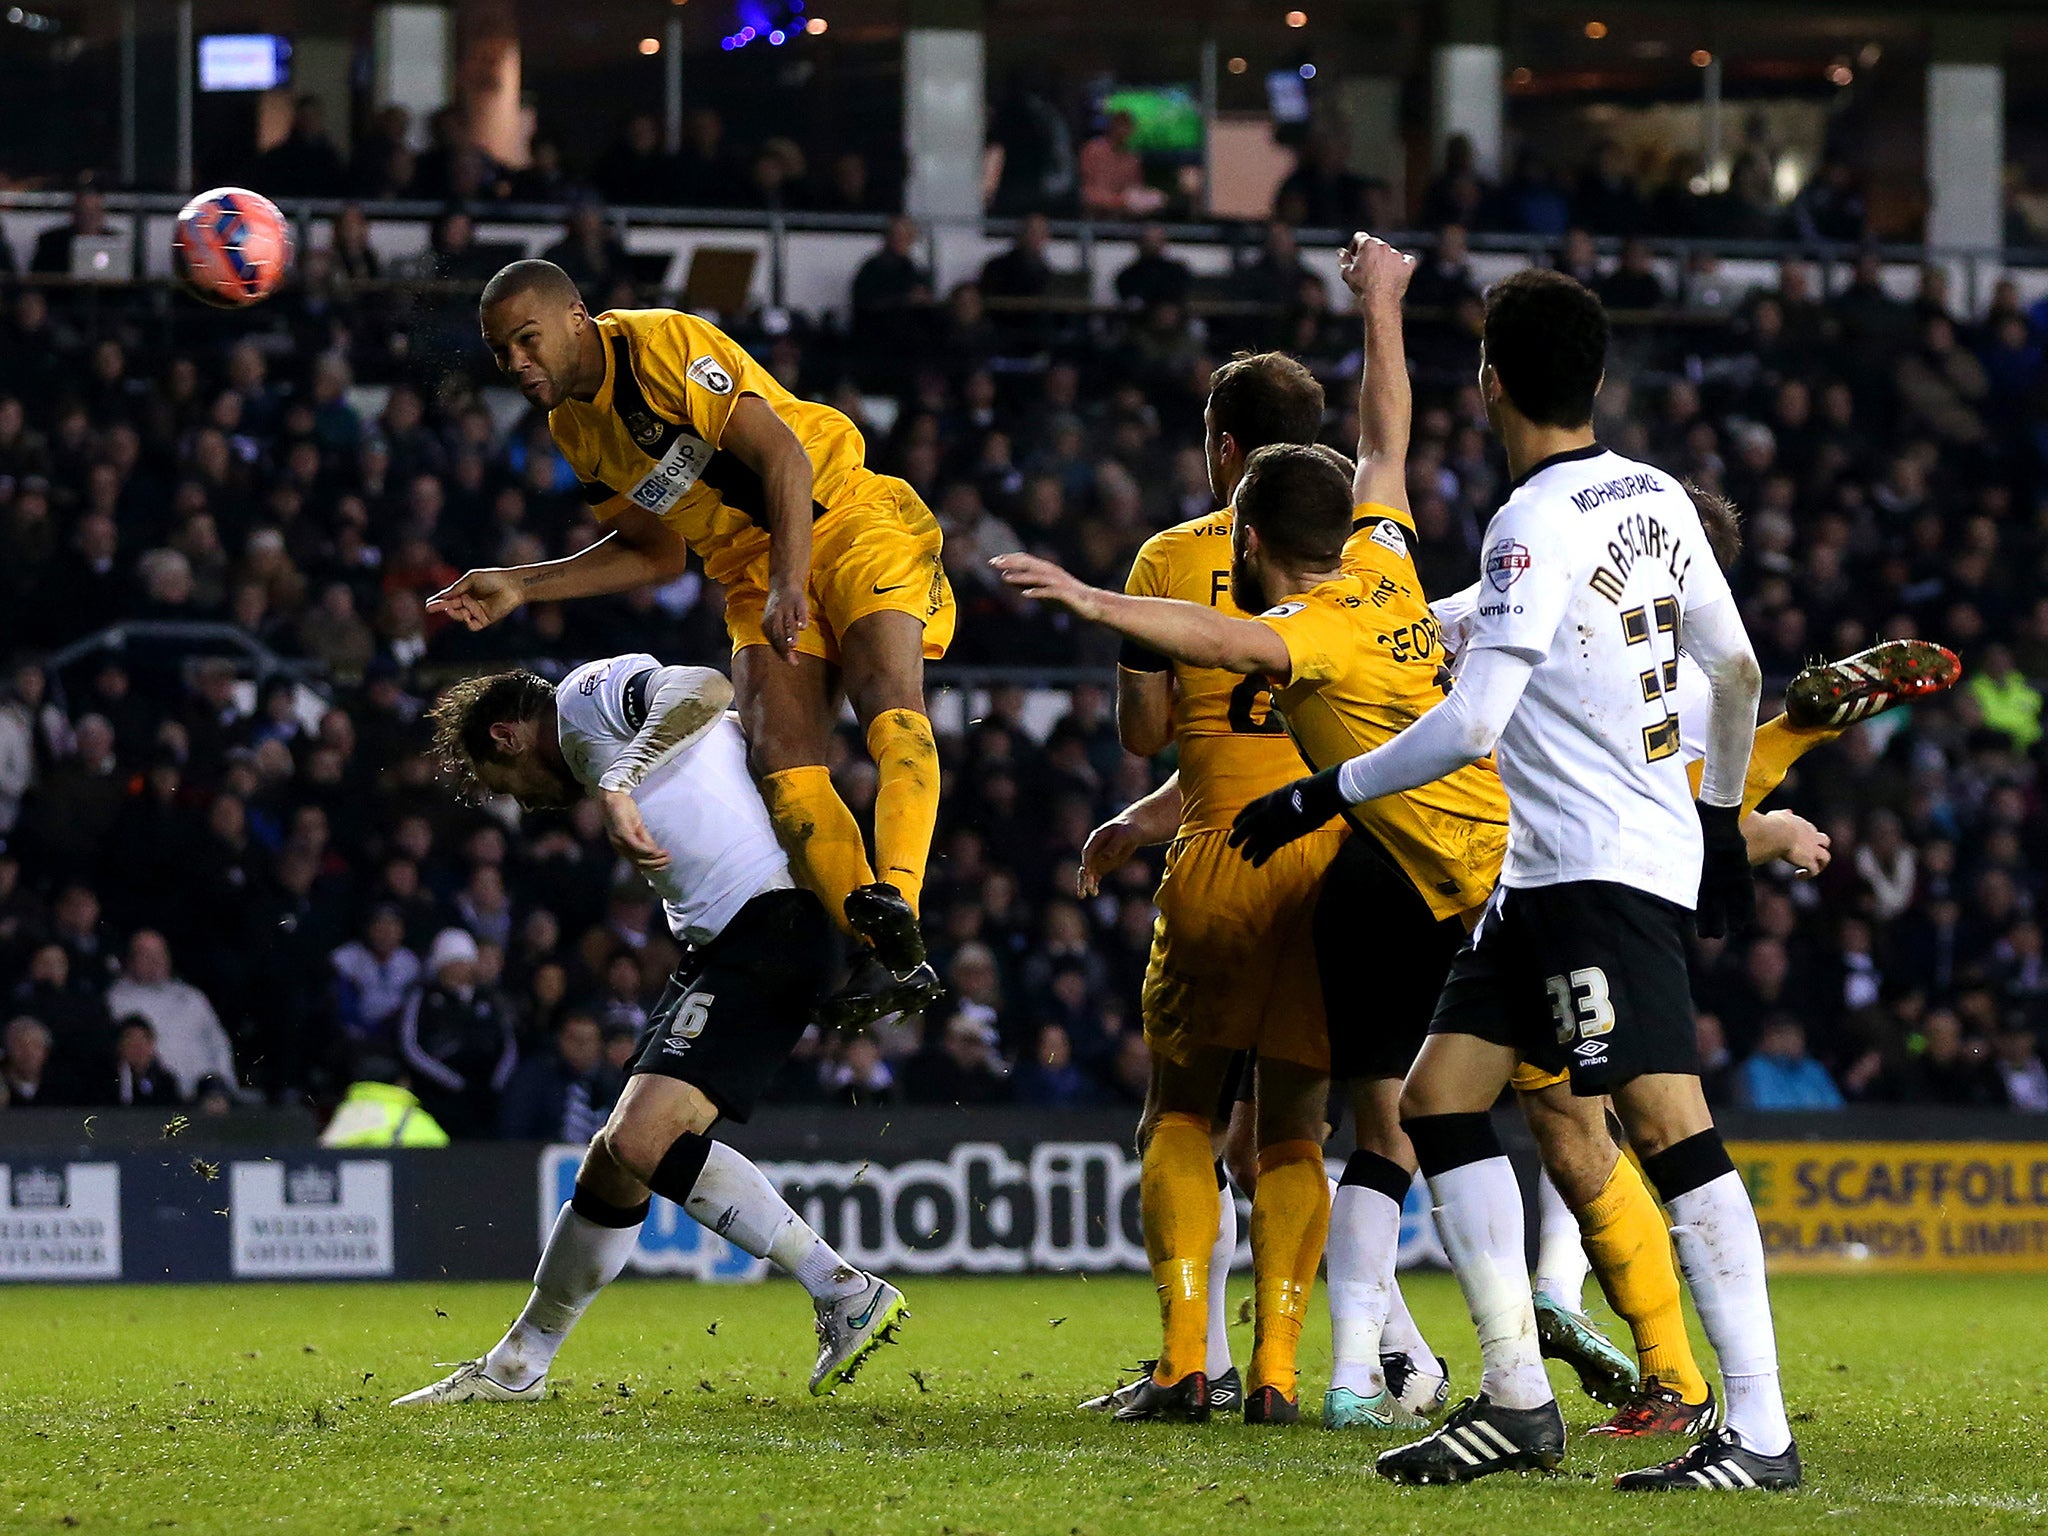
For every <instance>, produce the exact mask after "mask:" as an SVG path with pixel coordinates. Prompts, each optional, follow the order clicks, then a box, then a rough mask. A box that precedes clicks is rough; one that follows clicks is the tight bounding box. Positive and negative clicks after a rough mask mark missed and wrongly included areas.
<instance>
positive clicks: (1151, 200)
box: [1081, 111, 1166, 219]
mask: <svg viewBox="0 0 2048 1536" xmlns="http://www.w3.org/2000/svg"><path fill="white" fill-rule="evenodd" d="M1137 131H1138V120H1137V119H1136V118H1134V117H1132V116H1131V114H1130V113H1128V112H1122V111H1113V112H1111V113H1110V114H1109V119H1108V121H1107V123H1106V124H1105V125H1104V126H1103V130H1102V132H1101V133H1099V134H1097V135H1096V136H1095V137H1094V138H1092V139H1090V140H1089V141H1088V142H1087V143H1086V144H1083V145H1082V146H1081V211H1082V212H1083V213H1084V214H1087V215H1089V216H1090V217H1093V218H1098V219H1132V218H1143V217H1144V216H1146V215H1147V214H1153V213H1157V212H1158V211H1159V209H1160V208H1161V207H1162V206H1164V204H1165V202H1166V194H1165V193H1163V192H1161V191H1159V190H1158V189H1157V188H1155V187H1148V186H1146V185H1145V162H1144V161H1143V160H1141V159H1139V158H1138V152H1137V151H1136V150H1134V149H1132V148H1131V139H1132V137H1133V136H1134V135H1135V134H1136V133H1137Z"/></svg>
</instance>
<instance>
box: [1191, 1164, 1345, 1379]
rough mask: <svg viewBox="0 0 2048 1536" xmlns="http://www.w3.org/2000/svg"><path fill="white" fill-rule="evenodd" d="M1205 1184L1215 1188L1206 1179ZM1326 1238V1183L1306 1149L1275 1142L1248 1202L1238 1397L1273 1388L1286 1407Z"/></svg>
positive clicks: (1325, 1177) (1328, 1212)
mask: <svg viewBox="0 0 2048 1536" xmlns="http://www.w3.org/2000/svg"><path fill="white" fill-rule="evenodd" d="M1210 1182H1211V1183H1214V1182H1215V1178H1214V1175H1213V1173H1212V1174H1211V1177H1210ZM1329 1235H1330V1180H1329V1176H1328V1174H1327V1173H1325V1172H1324V1169H1323V1149H1322V1148H1321V1147H1319V1146H1317V1145H1316V1143H1314V1142H1312V1141H1276V1142H1274V1143H1273V1144H1272V1145H1271V1146H1268V1147H1261V1148H1260V1149H1259V1187H1258V1189H1257V1190H1256V1191H1255V1192H1254V1193H1253V1195H1252V1277H1253V1281H1254V1285H1255V1288H1256V1292H1257V1296H1258V1306H1257V1313H1256V1317H1257V1322H1256V1327H1255V1331H1254V1336H1253V1341H1252V1363H1251V1368H1250V1371H1249V1373H1248V1375H1247V1378H1246V1380H1245V1390H1246V1391H1247V1392H1256V1391H1257V1390H1258V1389H1259V1388H1260V1387H1278V1388H1279V1389H1280V1395H1281V1396H1282V1397H1285V1398H1287V1399H1289V1400H1290V1401H1291V1400H1293V1399H1294V1398H1295V1397H1296V1396H1297V1389H1296V1386H1295V1379H1294V1376H1295V1370H1294V1367H1295V1355H1296V1353H1297V1351H1298V1350H1299V1348H1300V1345H1301V1323H1302V1319H1303V1318H1304V1317H1306V1316H1307V1315H1308V1300H1309V1293H1310V1292H1311V1291H1313V1290H1314V1289H1315V1283H1316V1266H1317V1265H1318V1264H1320V1263H1321V1262H1322V1259H1323V1241H1324V1239H1326V1238H1327V1237H1328V1236H1329Z"/></svg>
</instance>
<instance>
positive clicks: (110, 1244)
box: [0, 1109, 2048, 1282]
mask: <svg viewBox="0 0 2048 1536" xmlns="http://www.w3.org/2000/svg"><path fill="white" fill-rule="evenodd" d="M30 1121H35V1122H38V1124H34V1125H31V1124H26V1123H24V1122H30ZM94 1121H95V1123H94V1125H93V1126H91V1127H90V1128H86V1127H83V1125H82V1122H81V1121H80V1119H79V1117H77V1116H76V1115H67V1114H63V1113H62V1112H58V1111H36V1112H29V1113H27V1114H13V1113H11V1114H9V1115H7V1116H0V1127H4V1134H0V1280H4V1281H112V1280H125V1281H131V1282H183V1281H225V1280H257V1281H275V1280H281V1279H323V1280H324V1279H365V1280H369V1279H401V1280H419V1279H433V1278H441V1277H447V1278H453V1279H507V1280H510V1279H524V1278H526V1277H527V1276H528V1275H529V1274H530V1273H531V1272H532V1268H533V1264H534V1260H535V1257H536V1256H537V1255H538V1253H539V1251H540V1245H541V1242H542V1241H543V1239H544V1237H545V1234H546V1232H547V1230H548V1228H549V1227H550V1226H551V1225H552V1223H553V1221H554V1216H555V1212H556V1210H557V1209H558V1208H559V1207H560V1205H561V1203H562V1202H563V1201H564V1200H565V1199H567V1198H568V1195H569V1191H570V1189H571V1188H572V1186H573V1185H574V1182H575V1173H576V1163H577V1159H578V1157H579V1156H580V1149H579V1148H576V1147H566V1146H552V1147H551V1146H542V1145H538V1144H535V1143H526V1142H477V1143H469V1144H463V1145H457V1146H455V1147H451V1148H447V1149H443V1150H434V1151H413V1150H407V1151H388V1152H385V1151H380V1152H335V1151H326V1150H322V1149H320V1148H319V1147H317V1146H316V1145H313V1144H312V1143H311V1142H310V1138H304V1137H295V1138H291V1139H288V1140H285V1141H272V1142H265V1141H262V1140H237V1141H232V1142H224V1141H221V1140H219V1139H217V1138H214V1139H208V1138H206V1137H204V1136H203V1135H201V1134H200V1133H196V1132H192V1131H186V1132H185V1133H184V1134H179V1135H174V1136H170V1137H165V1136H164V1135H163V1134H162V1130H163V1127H162V1125H161V1121H162V1117H161V1116H160V1115H159V1116H146V1115H145V1116H140V1117H136V1116H133V1115H128V1114H123V1115H103V1116H96V1117H94ZM1501 1123H1502V1128H1503V1132H1504V1134H1506V1135H1507V1137H1508V1139H1509V1141H1510V1144H1511V1146H1512V1147H1513V1148H1514V1152H1515V1156H1516V1159H1517V1162H1518V1165H1519V1166H1520V1167H1521V1169H1522V1172H1523V1176H1524V1183H1525V1188H1526V1190H1527V1192H1528V1193H1529V1194H1530V1195H1531V1197H1532V1198H1531V1202H1530V1223H1529V1227H1530V1239H1531V1243H1532V1245H1533V1243H1534V1239H1535V1215H1534V1210H1535V1207H1534V1201H1533V1180H1534V1159H1533V1155H1532V1153H1531V1150H1530V1147H1529V1143H1528V1139H1527V1136H1526V1134H1525V1133H1523V1132H1522V1129H1521V1125H1520V1122H1519V1120H1516V1119H1514V1118H1513V1117H1511V1116H1503V1117H1502V1122H1501ZM1873 1128H1874V1129H1876V1130H1877V1132H1878V1135H1877V1136H1875V1137H1871V1136H1869V1132H1870V1131H1871V1130H1872V1129H1873ZM1130 1129H1131V1117H1130V1116H1129V1115H1128V1114H1125V1113H1122V1112H1116V1111H1089V1112H1080V1111H1076V1112H1071V1113H1040V1112H1030V1113H1027V1112H1022V1111H1014V1110H975V1111H957V1110H939V1109H899V1110H876V1111H858V1110H855V1111H826V1112H817V1111H798V1110H772V1111H764V1112H763V1113H762V1114H761V1116H760V1117H759V1118H758V1119H757V1121H756V1122H755V1123H754V1124H752V1125H749V1126H744V1127H735V1128H733V1130H732V1140H733V1141H734V1143H735V1144H736V1145H738V1146H740V1147H741V1148H742V1149H743V1150H745V1151H746V1152H747V1153H748V1154H749V1155H750V1156H752V1157H754V1158H755V1159H756V1160H757V1161H758V1162H760V1163H761V1165H762V1166H763V1168H764V1169H765V1171H766V1172H767V1174H768V1176H769V1178H770V1179H772V1180H773V1181H774V1182H775V1183H776V1184H777V1185H778V1186H779V1187H780V1188H781V1189H782V1191H783V1193H784V1195H785V1196H786V1198H788V1200H789V1201H790V1203H791V1204H792V1205H793V1206H794V1207H795V1208H796V1209H797V1210H798V1211H800V1212H802V1213H803V1215H804V1216H805V1217H806V1218H807V1219H808V1220H809V1221H810V1222H811V1223H812V1224H813V1225H814V1226H816V1227H817V1228H818V1230H819V1231H820V1232H822V1233H823V1234H824V1235H825V1237H826V1238H827V1239H828V1240H829V1241H831V1242H832V1243H833V1244H834V1245H835V1246H837V1247H839V1248H840V1249H841V1251H843V1252H844V1253H845V1254H846V1255H847V1257H848V1258H850V1259H852V1260H853V1261H854V1262H856V1263H859V1264H862V1265H864V1266H866V1267H870V1268H878V1269H884V1270H888V1271H890V1272H894V1273H905V1274H1018V1273H1061V1272H1073V1271H1082V1272H1104V1271H1133V1272H1142V1271H1143V1270H1144V1269H1145V1267H1146V1264H1145V1252H1144V1240H1143V1233H1142V1230H1141V1228H1140V1225H1139V1218H1138V1163H1137V1159H1136V1157H1135V1155H1134V1154H1133V1153H1132V1152H1131V1150H1130V1147H1129V1136H1130ZM1728 1129H1729V1132H1730V1139H1731V1147H1730V1150H1731V1152H1732V1153H1733V1155H1734V1158H1735V1162H1736V1165H1737V1167H1738V1168H1740V1169H1741V1171H1742V1174H1743V1177H1744V1179H1745V1180H1746V1181H1747V1183H1748V1184H1749V1187H1750V1190H1751V1193H1752V1195H1753V1196H1754V1197H1755V1199H1756V1203H1757V1215H1758V1219H1759V1221H1760V1222H1761V1224H1762V1227H1763V1233H1764V1243H1765V1248H1766V1251H1767V1252H1768V1253H1769V1254H1770V1256H1771V1260H1772V1264H1773V1267H1774V1268H1775V1269H1777V1270H1780V1271H1784V1272H1809V1273H1810V1272H1830V1273H1843V1272H1856V1271H1864V1270H1929V1271H1933V1270H1952V1271H1954V1270H1974V1271H1987V1270H1989V1271H2032V1272H2042V1271H2048V1142H2043V1141H2042V1140H2041V1139H2039V1137H2040V1129H2041V1127H2040V1126H2039V1125H2038V1123H2037V1122H2035V1121H2030V1120H2028V1119H2026V1118H2024V1117H2018V1116H2006V1115H1994V1114H1981V1115H1979V1114H1960V1113H1959V1114H1947V1115H1940V1114H1936V1115H1914V1114H1868V1113H1867V1114H1857V1115H1850V1116H1829V1117H1821V1116H1748V1117H1734V1119H1733V1123H1732V1124H1730V1126H1729V1127H1728ZM38 1132H40V1134H38ZM138 1132H139V1133H140V1134H139V1135H138V1134H137V1133H138ZM1805 1137H1813V1138H1816V1139H1800V1138H1805ZM1910 1137H1920V1138H1923V1139H1906V1138H1910ZM145 1138H148V1139H145ZM1819 1138H1826V1139H1819ZM1852 1138H1853V1139H1852ZM1865 1138H1868V1139H1865ZM1341 1156H1342V1149H1341V1148H1340V1147H1333V1153H1332V1164H1331V1166H1332V1170H1333V1171H1335V1169H1336V1168H1338V1167H1339V1166H1341ZM1242 1230H1248V1228H1243V1229H1242ZM1402 1262H1403V1264H1404V1265H1413V1264H1429V1263H1441V1262H1442V1253H1441V1249H1440V1248H1439V1247H1438V1246H1437V1244H1436V1240H1435V1234H1434V1231H1433V1229H1432V1227H1431V1224H1430V1222H1429V1220H1428V1215H1427V1200H1426V1197H1425V1196H1424V1194H1423V1192H1422V1189H1421V1186H1420V1184H1419V1183H1418V1185H1417V1186H1416V1187H1415V1189H1413V1190H1411V1191H1410V1195H1409V1201H1408V1207H1407V1209H1406V1211H1405V1212H1404V1216H1403V1222H1402ZM629 1268H630V1270H631V1271H632V1272H634V1273H638V1274H646V1275H667V1276H683V1277H690V1278H695V1279H699V1280H707V1281H717V1280H725V1281H744V1280H753V1279H758V1278H760V1277H761V1276H762V1274H763V1273H765V1266H764V1265H763V1264H761V1263H760V1262H759V1261H756V1260H754V1259H751V1258H749V1257H747V1256H746V1255H745V1254H742V1253H739V1252H737V1251H736V1250H734V1249H732V1248H731V1247H729V1246H728V1245H727V1244H726V1243H725V1242H724V1241H723V1240H722V1239H720V1238H718V1237H716V1236H715V1235H713V1234H712V1233H710V1232H708V1231H706V1230H705V1229H704V1228H702V1227H700V1226H698V1225H697V1223H696V1222H694V1221H692V1220H691V1219H690V1218H689V1217H687V1216H686V1215H684V1214H683V1212H682V1211H681V1209H680V1208H678V1207H676V1206H674V1205H671V1204H669V1203H668V1202H666V1201H661V1200H657V1201H656V1202H655V1208H654V1210H653V1212H652V1213H651V1215H650V1216H649V1219H648V1221H647V1223H646V1225H645V1226H644V1228H643V1229H642V1232H641V1236H640V1245H639V1248H638V1250H637V1251H636V1252H635V1254H634V1256H633V1259H632V1261H631V1264H630V1266H629Z"/></svg>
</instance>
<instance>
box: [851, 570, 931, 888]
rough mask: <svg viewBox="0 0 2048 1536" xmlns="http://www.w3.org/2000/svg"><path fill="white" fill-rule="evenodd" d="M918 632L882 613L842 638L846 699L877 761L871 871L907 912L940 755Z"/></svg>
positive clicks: (917, 626) (907, 619)
mask: <svg viewBox="0 0 2048 1536" xmlns="http://www.w3.org/2000/svg"><path fill="white" fill-rule="evenodd" d="M924 629H925V626H924V624H923V622H922V621H921V620H920V619H918V618H917V617H916V616H914V615H912V614H908V613H903V612H901V611H898V610H893V609H885V610H883V611H881V612H878V613H870V614H868V615H867V616H866V617H865V618H862V619H860V620H858V621H857V622H855V623H854V625H853V626H852V627H851V628H850V629H848V630H847V631H846V632H845V633H844V634H843V635H842V636H841V638H840V657H841V662H842V665H843V666H844V668H845V679H846V697H847V699H848V701H849V702H850V703H851V704H852V705H853V712H854V716H855V718H856V719H858V720H859V722H860V727H861V732H862V734H863V736H864V737H865V738H866V740H867V744H868V755H869V756H871V757H872V758H873V759H874V760H875V775H876V783H875V868H876V872H877V874H878V875H879V876H880V878H881V879H882V880H884V881H886V882H888V884H890V885H892V886H894V887H895V888H896V890H897V891H898V892H899V893H901V895H902V896H903V899H904V900H905V901H906V902H907V903H909V905H910V908H911V910H912V911H916V910H917V906H918V902H919V898H920V897H921V896H922V895H923V892H924V876H925V863H926V861H927V859H929V857H930V855H931V843H932V831H933V829H934V828H935V827H936V826H937V825H938V816H939V749H938V745H937V743H936V742H934V740H933V739H932V723H931V719H930V717H929V716H927V714H926V713H925V699H924Z"/></svg>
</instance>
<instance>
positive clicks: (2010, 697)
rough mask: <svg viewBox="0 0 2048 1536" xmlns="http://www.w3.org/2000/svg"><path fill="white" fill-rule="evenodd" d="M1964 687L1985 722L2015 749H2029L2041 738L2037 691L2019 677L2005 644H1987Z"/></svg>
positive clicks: (2039, 692)
mask: <svg viewBox="0 0 2048 1536" xmlns="http://www.w3.org/2000/svg"><path fill="white" fill-rule="evenodd" d="M1964 686H1965V687H1967V688H1968V689H1969V690H1970V696H1971V697H1972V698H1973V699H1975V700H1976V701H1977V708H1978V709H1979V710H1981V711H1982V712H1983V716H1984V723H1985V725H1987V726H1988V727H1990V728H1991V729H1992V730H1994V731H1996V732H1998V733H1999V734H2000V735H2001V736H2003V737H2005V738H2006V740H2008V741H2010V742H2011V743H2012V744H2013V746H2014V747H2015V748H2017V749H2018V750H2019V751H2021V752H2027V751H2031V750H2032V749H2033V746H2034V744H2035V743H2036V742H2038V741H2039V740H2040V739H2041V691H2040V690H2039V689H2038V688H2036V687H2035V686H2034V685H2033V684H2032V683H2030V682H2028V681H2027V680H2026V679H2025V678H2024V677H2022V676H2020V674H2019V669H2018V668H2017V667H2015V666H2014V665H2013V663H2012V652H2011V651H2010V650H2009V649H2008V648H2007V647H2005V646H2003V645H1992V646H1987V647H1986V648H1985V651H1984V657H1983V660H1981V661H1980V662H1978V663H1977V665H1976V667H1975V668H1974V669H1973V672H1972V675H1971V677H1970V680H1969V682H1968V683H1966V684H1964Z"/></svg>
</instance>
